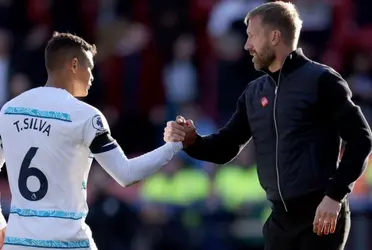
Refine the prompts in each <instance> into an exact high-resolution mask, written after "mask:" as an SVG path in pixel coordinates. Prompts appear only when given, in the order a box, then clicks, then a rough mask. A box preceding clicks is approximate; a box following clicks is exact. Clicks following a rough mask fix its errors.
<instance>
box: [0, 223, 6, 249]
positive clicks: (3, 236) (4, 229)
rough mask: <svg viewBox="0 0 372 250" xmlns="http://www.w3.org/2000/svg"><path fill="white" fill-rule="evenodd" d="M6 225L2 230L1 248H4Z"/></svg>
mask: <svg viewBox="0 0 372 250" xmlns="http://www.w3.org/2000/svg"><path fill="white" fill-rule="evenodd" d="M5 231H6V227H4V228H3V229H1V230H0V249H3V246H4V240H5Z"/></svg>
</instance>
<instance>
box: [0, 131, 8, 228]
mask: <svg viewBox="0 0 372 250" xmlns="http://www.w3.org/2000/svg"><path fill="white" fill-rule="evenodd" d="M4 163H5V156H4V150H3V141H2V139H1V136H0V171H1V169H2V167H3V165H4ZM6 225H7V224H6V220H5V218H4V215H3V213H2V210H1V201H0V230H2V229H4V228H5V227H6Z"/></svg>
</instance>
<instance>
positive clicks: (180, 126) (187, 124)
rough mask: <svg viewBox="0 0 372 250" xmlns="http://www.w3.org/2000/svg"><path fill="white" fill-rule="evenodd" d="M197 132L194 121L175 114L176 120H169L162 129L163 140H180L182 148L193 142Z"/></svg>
mask: <svg viewBox="0 0 372 250" xmlns="http://www.w3.org/2000/svg"><path fill="white" fill-rule="evenodd" d="M196 136H197V133H196V128H195V125H194V122H193V121H192V120H186V119H185V118H184V117H182V116H177V118H176V121H170V122H168V123H167V126H166V127H165V129H164V141H165V142H178V141H182V142H183V146H184V148H187V147H188V146H190V145H191V144H193V143H194V141H195V139H196Z"/></svg>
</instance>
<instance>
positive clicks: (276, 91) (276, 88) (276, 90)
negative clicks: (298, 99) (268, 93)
mask: <svg viewBox="0 0 372 250" xmlns="http://www.w3.org/2000/svg"><path fill="white" fill-rule="evenodd" d="M277 93H278V85H276V86H275V95H276V94H277Z"/></svg>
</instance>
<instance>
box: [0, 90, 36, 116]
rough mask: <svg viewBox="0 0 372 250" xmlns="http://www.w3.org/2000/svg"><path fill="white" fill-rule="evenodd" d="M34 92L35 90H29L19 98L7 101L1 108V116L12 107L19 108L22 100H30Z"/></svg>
mask: <svg viewBox="0 0 372 250" xmlns="http://www.w3.org/2000/svg"><path fill="white" fill-rule="evenodd" d="M33 92H34V89H30V90H27V91H25V92H23V93H21V94H19V95H18V96H16V97H13V98H12V99H10V100H9V101H7V102H6V103H4V105H3V106H2V107H1V111H0V112H1V114H4V112H5V111H6V110H7V109H9V108H10V107H12V106H17V105H18V103H20V102H22V100H24V99H27V98H29V96H30V95H31V94H32V93H33Z"/></svg>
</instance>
